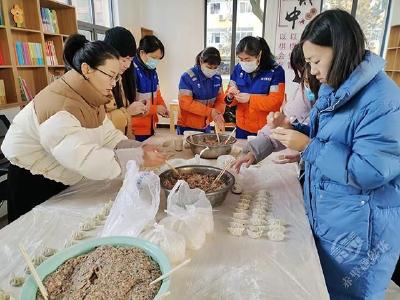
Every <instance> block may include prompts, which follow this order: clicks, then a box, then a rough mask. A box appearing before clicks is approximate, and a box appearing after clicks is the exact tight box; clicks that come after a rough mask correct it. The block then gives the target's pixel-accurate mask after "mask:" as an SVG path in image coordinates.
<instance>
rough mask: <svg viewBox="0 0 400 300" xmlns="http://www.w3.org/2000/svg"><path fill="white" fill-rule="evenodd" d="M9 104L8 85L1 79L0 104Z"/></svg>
mask: <svg viewBox="0 0 400 300" xmlns="http://www.w3.org/2000/svg"><path fill="white" fill-rule="evenodd" d="M4 104H7V101H6V86H5V85H4V80H3V79H0V105H4Z"/></svg>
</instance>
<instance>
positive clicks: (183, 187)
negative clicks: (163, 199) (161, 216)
mask: <svg viewBox="0 0 400 300" xmlns="http://www.w3.org/2000/svg"><path fill="white" fill-rule="evenodd" d="M190 206H193V209H194V216H195V217H196V218H198V219H199V220H200V222H201V227H202V228H203V229H204V230H205V232H206V233H211V232H213V231H214V218H213V213H212V206H211V203H210V201H209V200H208V199H207V197H206V194H205V192H204V191H203V190H201V189H198V188H195V189H191V188H190V187H189V184H188V183H187V182H186V181H184V180H178V182H177V183H176V184H175V186H174V187H173V189H172V190H171V193H170V194H169V195H168V198H167V211H168V212H170V213H173V214H175V215H184V214H187V209H188V207H190Z"/></svg>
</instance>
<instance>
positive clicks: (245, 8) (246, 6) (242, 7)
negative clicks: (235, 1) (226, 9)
mask: <svg viewBox="0 0 400 300" xmlns="http://www.w3.org/2000/svg"><path fill="white" fill-rule="evenodd" d="M239 12H240V13H241V14H246V13H251V4H250V2H248V1H241V2H240V3H239Z"/></svg>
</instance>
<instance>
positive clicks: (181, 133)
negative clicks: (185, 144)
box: [176, 125, 211, 135]
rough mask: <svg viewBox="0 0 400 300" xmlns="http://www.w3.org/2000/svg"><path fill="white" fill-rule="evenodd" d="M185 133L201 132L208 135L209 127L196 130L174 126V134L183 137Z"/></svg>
mask: <svg viewBox="0 0 400 300" xmlns="http://www.w3.org/2000/svg"><path fill="white" fill-rule="evenodd" d="M185 131H201V132H204V133H210V132H211V126H210V125H208V126H207V127H206V128H203V129H197V128H191V127H184V126H179V125H178V126H176V134H178V135H183V133H184V132H185Z"/></svg>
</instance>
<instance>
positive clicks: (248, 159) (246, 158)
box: [232, 152, 256, 174]
mask: <svg viewBox="0 0 400 300" xmlns="http://www.w3.org/2000/svg"><path fill="white" fill-rule="evenodd" d="M255 161H256V157H255V156H254V154H253V153H252V152H249V153H247V154H245V155H242V156H241V157H239V158H238V159H237V160H236V161H234V162H233V164H232V167H233V168H234V169H235V170H236V173H238V174H239V172H240V167H241V166H242V165H243V164H244V166H245V167H246V168H248V167H250V165H251V164H252V163H254V162H255Z"/></svg>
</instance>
